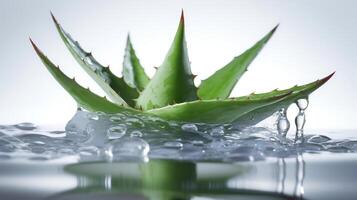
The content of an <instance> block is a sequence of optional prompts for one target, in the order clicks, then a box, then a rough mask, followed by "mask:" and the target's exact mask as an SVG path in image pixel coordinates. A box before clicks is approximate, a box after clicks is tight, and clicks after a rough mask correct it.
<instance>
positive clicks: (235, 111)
mask: <svg viewBox="0 0 357 200" xmlns="http://www.w3.org/2000/svg"><path fill="white" fill-rule="evenodd" d="M289 94H290V92H286V93H284V94H283V95H277V96H274V97H270V98H261V99H250V98H249V97H245V98H243V97H241V98H239V99H236V98H232V99H225V100H198V101H192V102H187V103H181V104H176V105H172V106H166V107H164V108H159V109H153V110H149V111H147V112H148V113H151V114H154V115H157V116H159V117H162V118H164V119H169V120H177V121H186V122H205V123H230V122H233V121H235V120H236V119H237V118H239V117H240V116H242V115H244V114H246V113H248V112H250V111H252V110H255V109H258V108H260V107H263V106H268V105H271V104H273V103H276V102H278V101H280V100H282V99H284V98H285V97H286V96H287V95H289Z"/></svg>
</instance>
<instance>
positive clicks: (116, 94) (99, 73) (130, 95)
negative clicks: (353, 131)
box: [52, 15, 139, 106]
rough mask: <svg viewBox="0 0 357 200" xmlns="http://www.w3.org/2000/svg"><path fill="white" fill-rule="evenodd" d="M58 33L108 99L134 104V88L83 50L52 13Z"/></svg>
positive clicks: (136, 95) (136, 94)
mask: <svg viewBox="0 0 357 200" xmlns="http://www.w3.org/2000/svg"><path fill="white" fill-rule="evenodd" d="M52 18H53V21H54V23H55V25H56V28H57V30H58V33H59V34H60V36H61V38H62V40H63V42H64V43H65V45H66V46H67V48H68V50H69V51H70V52H71V54H72V55H73V57H74V58H75V59H76V61H77V62H78V63H79V64H80V66H81V67H82V68H83V69H84V70H85V71H86V72H87V73H88V74H89V75H90V76H91V77H92V78H93V79H94V80H95V81H96V82H97V83H98V85H99V86H100V87H101V88H102V89H103V90H104V92H105V93H107V95H108V96H109V97H110V99H111V100H112V101H113V102H114V103H117V104H120V105H121V104H124V105H127V104H129V105H130V106H134V105H135V102H134V100H133V99H136V98H137V97H138V96H139V93H138V92H137V90H136V89H135V88H131V87H130V86H128V85H127V84H126V83H125V81H124V80H123V79H122V78H119V77H117V76H115V75H114V74H113V73H112V72H111V71H110V69H109V67H104V66H103V65H101V64H100V63H99V62H98V61H97V60H96V59H95V58H94V57H93V56H92V54H91V53H89V52H87V51H85V50H83V48H82V47H81V46H80V45H79V43H78V42H77V41H75V40H74V39H73V38H72V37H71V36H70V35H69V34H68V33H67V32H66V31H65V30H64V29H63V28H62V26H61V25H60V24H59V23H58V21H57V20H56V18H55V17H54V16H53V15H52Z"/></svg>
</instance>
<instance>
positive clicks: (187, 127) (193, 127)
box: [181, 124, 198, 133]
mask: <svg viewBox="0 0 357 200" xmlns="http://www.w3.org/2000/svg"><path fill="white" fill-rule="evenodd" d="M181 129H182V130H183V131H187V132H193V133H195V132H197V131H198V128H197V126H196V124H184V125H182V126H181Z"/></svg>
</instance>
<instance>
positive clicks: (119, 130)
mask: <svg viewBox="0 0 357 200" xmlns="http://www.w3.org/2000/svg"><path fill="white" fill-rule="evenodd" d="M126 130H127V127H126V126H125V125H123V124H121V125H116V126H112V127H110V128H109V129H108V130H107V137H108V139H109V140H114V139H118V138H121V137H123V136H124V135H125V133H126Z"/></svg>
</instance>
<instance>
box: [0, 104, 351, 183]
mask: <svg viewBox="0 0 357 200" xmlns="http://www.w3.org/2000/svg"><path fill="white" fill-rule="evenodd" d="M297 104H298V106H299V108H300V111H299V114H298V116H297V120H296V121H297V133H299V140H300V141H301V142H298V143H296V138H290V137H289V136H288V135H287V134H286V133H287V130H288V129H289V123H288V121H287V117H286V110H281V111H280V113H279V116H278V123H277V127H278V130H276V129H273V128H270V127H259V126H253V127H247V128H243V129H242V128H239V127H237V126H235V125H234V124H204V123H181V122H174V121H165V120H162V119H160V118H156V117H148V116H142V115H135V116H133V115H132V114H127V113H119V114H114V115H107V114H104V113H88V112H85V111H81V110H79V111H77V113H76V115H75V116H74V117H73V118H72V119H71V120H70V122H69V123H68V124H67V126H66V130H65V131H45V130H41V129H40V128H41V127H37V126H36V125H34V124H31V123H21V124H16V125H9V126H0V159H13V158H24V159H28V160H37V161H38V160H51V159H56V158H61V157H65V156H71V157H74V158H75V159H78V160H79V161H90V160H104V161H116V160H121V159H129V158H130V159H138V160H146V159H148V158H158V159H162V158H164V159H175V160H190V161H198V160H214V161H221V162H241V161H255V160H265V159H268V158H279V159H280V158H288V157H297V155H299V154H302V153H315V154H316V153H321V152H331V153H348V152H357V141H354V140H334V139H331V138H329V137H327V136H324V135H306V134H304V132H303V127H304V123H303V122H304V121H305V120H304V111H305V109H306V108H307V104H308V102H307V100H301V101H300V100H299V101H298V102H297ZM279 124H280V125H279ZM279 127H280V128H279ZM279 188H280V189H279V190H283V188H282V186H279Z"/></svg>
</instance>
